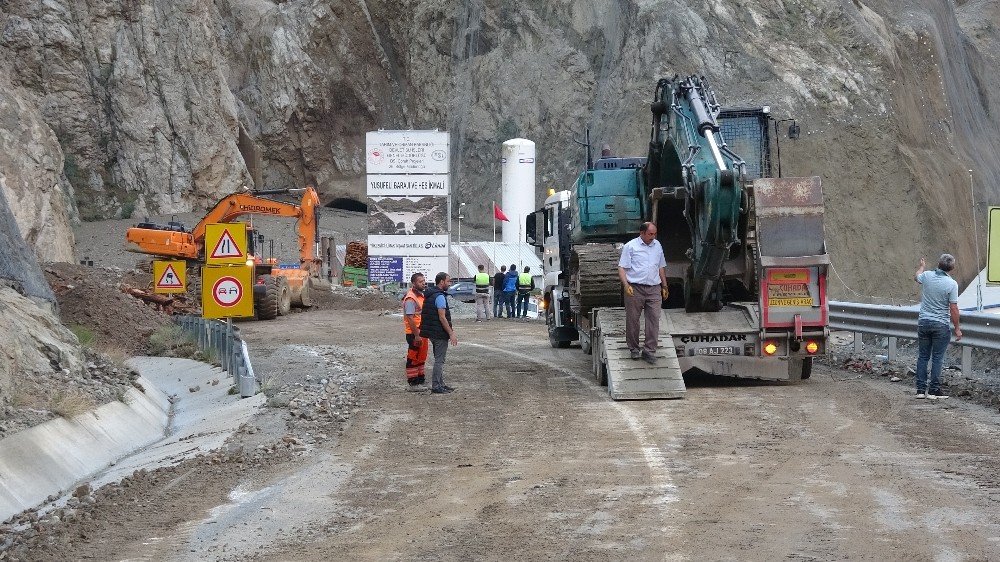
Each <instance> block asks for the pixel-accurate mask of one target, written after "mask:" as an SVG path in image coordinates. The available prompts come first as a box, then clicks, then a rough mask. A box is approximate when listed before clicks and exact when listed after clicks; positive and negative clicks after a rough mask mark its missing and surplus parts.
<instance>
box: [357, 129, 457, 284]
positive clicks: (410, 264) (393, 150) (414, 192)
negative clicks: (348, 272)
mask: <svg viewBox="0 0 1000 562" xmlns="http://www.w3.org/2000/svg"><path fill="white" fill-rule="evenodd" d="M450 142H451V140H450V136H449V134H448V133H447V132H445V131H436V130H435V131H369V132H368V134H367V135H366V136H365V152H366V157H365V164H366V167H365V171H366V173H367V195H368V209H369V212H368V279H369V281H370V282H371V283H379V284H381V283H390V282H399V283H409V281H410V276H411V275H412V274H413V273H417V272H419V273H423V274H424V275H425V276H427V277H428V278H433V277H434V275H435V274H436V273H437V272H439V271H448V269H449V267H448V262H449V259H448V256H449V255H450V250H451V240H450V238H451V198H450V196H451V186H450V183H451V181H450V177H449V175H448V174H449V171H450V169H451V168H450V160H449V158H450V147H449V144H450Z"/></svg>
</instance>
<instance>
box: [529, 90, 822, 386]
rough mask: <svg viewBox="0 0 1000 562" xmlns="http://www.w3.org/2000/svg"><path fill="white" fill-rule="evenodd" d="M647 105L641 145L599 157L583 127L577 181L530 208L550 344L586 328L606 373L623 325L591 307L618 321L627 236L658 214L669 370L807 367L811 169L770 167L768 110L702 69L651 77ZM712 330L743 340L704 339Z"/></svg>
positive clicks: (813, 221)
mask: <svg viewBox="0 0 1000 562" xmlns="http://www.w3.org/2000/svg"><path fill="white" fill-rule="evenodd" d="M650 109H651V112H652V123H651V127H650V137H649V138H650V140H649V150H648V153H647V156H646V157H614V156H609V155H602V157H601V158H600V159H599V160H597V161H596V162H594V161H593V160H592V158H591V156H590V148H589V138H588V141H587V142H586V143H582V144H586V145H587V146H588V149H587V150H588V152H587V166H586V169H585V170H584V171H583V172H582V173H581V174H580V176H579V177H578V178H577V180H576V181H575V183H574V185H573V189H572V190H569V191H562V192H558V193H555V194H553V195H551V196H550V197H549V198H548V199H547V200H546V202H545V206H544V207H543V208H542V209H540V210H539V211H537V212H535V213H534V214H532V215H529V216H528V223H527V224H528V228H527V231H528V242H529V243H532V244H534V245H535V246H536V247H538V248H539V249H541V250H542V251H543V252H544V256H543V263H544V265H545V290H544V295H545V301H544V304H545V308H546V321H547V323H548V327H549V337H550V341H551V342H552V345H553V346H557V347H565V346H567V345H569V343H570V342H571V341H576V340H580V342H581V345H582V347H583V348H584V350H585V351H587V352H591V351H594V352H598V351H599V352H600V354H601V356H600V357H596V358H595V373H596V374H597V378H598V380H599V381H601V382H606V381H605V380H604V379H606V373H607V371H608V362H609V361H610V362H612V363H614V362H615V361H617V360H616V359H615V357H614V354H613V353H612V354H609V353H608V351H607V349H606V348H607V341H609V340H608V337H609V336H608V334H610V333H611V332H614V331H615V330H617V329H618V328H620V326H617V325H616V327H611V326H610V324H609V325H608V326H605V327H604V329H602V327H601V325H600V322H599V320H598V314H597V311H598V310H601V316H603V318H604V319H605V320H606V322H612V320H613V319H614V321H615V322H617V316H616V315H618V312H620V310H619V309H620V307H622V306H623V296H622V287H621V282H620V281H619V279H618V274H617V264H618V256H619V254H620V247H621V244H622V243H624V242H627V241H628V240H630V239H632V238H634V237H636V236H637V234H638V229H639V226H640V225H641V224H642V222H644V221H652V222H654V223H655V224H656V225H657V239H658V240H659V242H660V244H661V245H662V246H663V252H664V257H665V259H666V262H667V280H668V282H669V284H670V289H671V296H670V298H669V299H668V300H667V301H666V302H665V303H664V308H665V309H666V310H665V317H664V318H665V319H666V322H661V332H663V333H661V341H662V342H668V343H669V342H670V340H673V344H674V345H673V346H670V345H667V346H666V347H668V348H671V349H669V350H668V354H673V353H675V352H676V353H675V355H676V358H677V359H678V360H679V366H677V367H676V370H678V371H679V372H683V371H686V370H688V369H690V368H697V369H700V370H702V371H707V372H710V373H716V374H723V375H729V376H744V377H752V378H767V379H781V380H788V379H800V378H807V377H808V376H809V370H810V366H811V360H812V357H813V356H814V355H816V354H818V353H824V352H825V349H826V338H827V335H828V328H827V303H826V271H827V266H828V264H829V259H828V256H827V254H826V246H825V238H824V233H823V198H822V188H821V184H820V181H819V178H817V177H809V178H771V177H767V176H769V175H770V174H769V171H768V167H769V166H768V165H767V164H766V163H767V162H768V161H769V148H770V143H769V140H768V138H769V136H768V134H767V133H768V123H770V121H769V117H770V116H769V115H768V114H767V111H766V109H764V108H750V109H742V110H724V109H723V108H722V107H721V106H720V104H719V103H718V101H717V99H716V95H715V93H714V92H713V91H712V89H711V88H710V87H709V85H708V83H707V81H706V80H705V79H704V78H703V77H696V76H686V77H680V76H674V77H673V78H664V79H661V80H659V81H658V82H657V83H656V87H655V90H654V95H653V100H652V103H651V105H650ZM739 116H743V117H746V116H749V118H742V119H740V118H739ZM740 120H741V121H742V122H741V126H740V127H729V129H730V130H729V131H728V133H729V134H728V135H727V134H724V133H726V132H727V131H726V129H727V126H726V125H727V123H729V122H730V121H740ZM588 136H589V135H588ZM727 140H728V141H729V142H730V143H731V144H732V146H735V147H739V149H740V150H741V151H746V152H743V153H744V154H748V153H749V156H752V158H751V159H750V161H749V162H748V161H745V160H744V159H743V158H741V157H740V155H739V154H737V152H736V151H735V150H733V148H731V145H730V144H727ZM613 317H614V318H613ZM612 323H613V322H612ZM665 324H666V327H664V325H665ZM734 334H735V335H734ZM737 335H738V336H739V337H738V338H736V336H737ZM744 336H746V337H744ZM733 338H736V339H733ZM719 341H740V342H743V344H742V345H723V346H720V345H710V344H712V343H717V342H719ZM700 344H705V345H700ZM720 356H725V357H724V358H723V359H724V360H721V359H719V358H720ZM734 356H739V360H734V359H733V358H734ZM779 360H780V362H779ZM667 363H670V364H673V363H672V362H670V361H668V362H667ZM602 365H603V367H602ZM618 366H620V365H618ZM602 369H603V371H604V372H605V376H602V375H601V374H600V372H601V371H602ZM611 370H612V371H614V369H611ZM627 370H628V369H626V371H627ZM678 377H679V375H678ZM622 384H624V383H622ZM681 386H682V387H683V383H681ZM622 388H623V387H622V385H621V384H620V385H619V391H620V392H619V395H620V396H621V397H628V396H627V395H629V393H630V392H629V391H626V390H621V389H622ZM638 394H639V395H640V396H638V397H649V396H648V392H645V393H644V392H639V393H638ZM654 394H655V393H654ZM667 394H669V393H667ZM612 395H615V392H614V391H612Z"/></svg>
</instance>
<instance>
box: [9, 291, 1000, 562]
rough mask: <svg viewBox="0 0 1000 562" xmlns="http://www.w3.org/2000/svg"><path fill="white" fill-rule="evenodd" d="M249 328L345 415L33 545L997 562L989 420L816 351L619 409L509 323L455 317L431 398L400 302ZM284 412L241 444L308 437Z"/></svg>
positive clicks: (580, 366)
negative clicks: (813, 359) (772, 374)
mask: <svg viewBox="0 0 1000 562" xmlns="http://www.w3.org/2000/svg"><path fill="white" fill-rule="evenodd" d="M243 331H244V335H245V336H246V337H247V338H248V340H249V341H250V344H251V349H252V353H254V355H255V357H257V360H256V363H257V364H258V372H267V373H269V376H271V377H272V380H274V381H277V382H273V383H272V384H280V385H283V387H284V388H299V389H308V388H310V387H309V385H310V384H311V382H310V381H313V380H319V379H320V377H322V380H324V381H326V380H327V378H330V379H331V380H333V377H336V376H340V377H341V379H338V381H339V383H338V384H341V385H342V386H343V385H347V386H349V387H350V388H351V389H352V390H351V392H352V393H353V396H355V397H356V401H355V402H352V403H351V404H352V405H351V406H349V407H345V408H344V413H345V414H349V418H346V419H348V421H346V422H344V423H342V424H340V425H339V426H337V427H338V429H336V431H333V430H331V429H329V428H315V427H313V428H312V429H310V435H309V436H308V437H306V438H305V439H306V443H307V445H304V446H302V447H299V448H297V449H296V451H297V452H294V453H292V456H290V457H288V458H284V457H282V458H281V459H271V461H270V462H269V463H264V464H261V463H254V462H251V461H246V460H245V459H243V460H240V461H239V463H234V462H230V463H227V462H226V459H225V458H223V459H222V461H221V462H222V465H221V466H222V467H223V468H222V469H220V468H219V466H220V465H215V464H209V463H195V464H192V465H191V466H187V465H184V466H181V467H177V468H173V469H169V470H170V471H172V472H171V473H169V475H168V476H169V478H163V477H161V479H160V482H171V481H173V479H177V478H180V477H181V475H183V476H184V478H185V480H186V481H187V482H188V483H189V484H187V486H190V488H191V489H192V490H193V491H195V492H197V494H196V495H195V496H194V497H190V498H188V499H186V500H185V499H184V498H182V497H179V495H178V493H177V491H178V488H181V489H183V488H184V486H172V485H171V486H169V489H168V490H164V489H163V488H165V487H167V486H155V485H154V486H148V485H147V486H141V487H140V486H136V487H133V488H134V489H135V490H136V492H135V494H141V495H137V496H135V497H131V496H130V494H132V492H129V490H128V489H125V490H124V491H123V493H122V495H121V496H120V497H119V498H118V499H117V500H116V505H117V506H119V507H117V508H115V509H112V508H110V507H108V508H106V509H101V508H100V507H99V508H98V510H97V511H95V513H94V518H95V521H98V522H99V523H100V524H97V523H95V522H93V521H91V522H87V524H88V525H89V526H84V524H83V523H79V524H76V526H73V525H64V527H63V529H64V530H63V531H61V532H60V534H57V535H56V537H57V539H56V540H54V541H52V542H51V543H50V547H49V548H48V549H46V550H44V551H41V550H39V551H36V552H35V554H36V557H37V558H40V559H44V558H53V559H56V558H60V557H61V556H64V555H68V554H72V555H73V556H74V557H77V556H81V555H82V556H93V557H96V558H99V559H111V558H115V559H135V560H138V559H147V560H159V559H181V560H184V559H189V560H205V559H221V560H245V559H259V560H329V559H344V560H357V559H362V560H385V559H401V560H402V559H406V560H409V559H417V560H430V559H434V560H441V559H443V560H459V559H572V560H620V559H626V558H630V559H640V560H651V559H677V560H700V559H778V558H790V559H806V560H811V559H824V560H825V559H834V558H851V559H916V560H931V559H934V560H984V559H997V558H998V557H1000V515H998V514H997V509H996V505H997V504H996V501H997V499H998V497H1000V496H998V495H997V489H996V488H997V482H998V479H1000V477H998V476H997V473H998V468H1000V467H998V464H1000V463H998V461H997V460H996V459H997V458H998V457H1000V431H998V429H997V428H998V422H1000V416H998V415H997V414H996V413H993V412H992V411H990V410H987V409H984V408H982V407H979V406H975V405H971V404H967V403H965V402H962V401H960V400H958V399H955V398H952V399H949V400H947V401H941V402H929V401H917V400H914V399H913V398H912V397H911V393H910V389H909V388H905V387H903V386H900V385H899V384H895V385H893V384H890V383H887V382H883V380H876V379H873V378H862V379H852V380H844V379H848V378H850V377H851V375H848V374H847V373H843V372H840V371H835V370H832V369H830V368H828V367H818V368H817V369H816V372H814V374H813V378H812V379H811V380H809V381H806V382H804V383H802V384H795V385H782V384H767V383H754V382H745V381H744V382H740V381H730V380H719V379H712V378H707V377H706V378H700V379H692V378H689V379H688V394H687V397H686V398H685V399H683V400H674V401H650V402H612V401H610V400H609V399H608V398H607V395H606V393H605V392H604V389H601V388H599V387H597V386H595V385H594V383H593V381H592V380H591V378H590V375H589V366H590V358H589V356H586V355H584V354H583V353H582V352H580V350H579V349H568V350H554V349H551V348H550V347H549V346H548V341H547V339H546V338H545V337H544V326H542V325H541V324H537V323H530V324H522V323H511V322H509V321H503V320H502V321H493V322H490V323H485V324H476V323H473V322H472V321H471V320H460V321H459V322H458V334H459V339H460V342H461V343H460V345H459V347H458V348H454V349H452V350H450V351H449V360H448V366H447V381H448V383H449V384H451V385H452V386H454V387H456V388H457V391H456V392H455V393H453V394H449V395H431V394H428V393H414V392H408V391H406V390H405V389H404V384H403V374H402V367H401V365H402V352H403V348H402V346H401V345H400V341H401V339H402V336H401V334H400V320H399V318H398V317H393V316H379V315H378V313H375V312H365V311H338V310H326V311H323V310H321V311H312V312H308V313H305V314H298V315H292V316H288V317H283V318H280V319H278V320H277V321H272V322H256V323H247V324H244V325H243ZM331 350H336V352H333V351H331ZM338 373H340V374H339V375H338ZM307 376H308V377H309V379H308V380H307V379H306V377H307ZM345 377H346V378H345ZM324 384H327V383H324ZM298 385H301V386H298ZM303 392H305V390H302V391H301V392H299V394H298V395H299V396H300V398H298V399H297V400H301V399H302V398H301V395H302V394H303ZM291 407H294V403H293V404H292V405H291V406H288V407H276V408H269V409H268V410H267V411H266V412H265V413H264V414H262V416H260V418H259V419H258V420H257V422H255V423H256V427H255V428H254V432H253V433H252V434H249V435H242V436H241V439H243V440H244V441H243V442H242V443H241V444H240V446H242V447H245V448H248V449H250V448H252V447H254V446H256V445H255V444H260V443H267V442H269V440H272V441H273V440H275V439H279V438H280V436H281V435H283V434H285V433H286V432H290V431H291V432H296V431H298V432H299V433H300V434H301V433H302V431H303V429H304V428H306V427H308V426H306V425H301V424H302V423H304V422H301V421H300V418H298V417H296V418H292V417H291V416H290V415H289V413H288V412H289V408H291ZM318 431H324V433H323V437H324V438H321V439H314V438H315V436H316V432H318ZM327 433H329V435H327ZM194 482H197V484H193V483H194ZM213 485H214V486H213ZM139 490H141V492H140V491H139ZM161 496H162V497H163V498H166V500H165V501H163V502H162V503H161V501H160V500H159V499H158V498H160V497H161ZM226 498H228V499H226ZM144 504H151V505H150V507H141V506H142V505H144ZM121 506H128V507H127V508H122V507H121ZM157 506H158V507H157ZM150 518H152V520H153V523H152V524H151V523H150ZM81 535H82V536H81ZM29 558H30V557H29Z"/></svg>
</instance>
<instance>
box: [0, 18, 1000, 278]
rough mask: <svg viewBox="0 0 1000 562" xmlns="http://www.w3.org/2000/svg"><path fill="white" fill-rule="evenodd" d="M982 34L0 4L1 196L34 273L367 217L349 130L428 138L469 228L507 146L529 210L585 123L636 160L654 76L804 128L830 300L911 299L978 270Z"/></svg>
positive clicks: (575, 164)
mask: <svg viewBox="0 0 1000 562" xmlns="http://www.w3.org/2000/svg"><path fill="white" fill-rule="evenodd" d="M998 14H1000V7H998V6H997V2H996V1H995V0H963V1H954V0H740V1H736V2H733V1H724V0H631V1H630V0H586V1H584V0H555V1H549V0H546V1H542V0H503V1H501V0H402V1H399V0H392V1H390V0H358V1H356V2H328V1H320V0H291V1H284V2H270V1H266V0H215V1H212V2H209V1H207V0H176V1H172V2H163V1H153V2H148V3H136V2H122V3H107V2H100V1H97V0H74V1H70V0H46V1H45V2H41V1H39V0H5V1H3V2H0V188H2V189H3V190H4V191H5V193H6V194H7V197H8V199H9V200H10V201H12V207H13V208H14V213H15V215H16V216H17V219H18V223H19V225H20V228H21V231H22V233H24V235H25V237H26V238H28V240H29V241H30V242H31V243H32V245H33V247H34V249H35V251H36V253H37V254H38V255H39V256H40V257H42V258H43V259H71V257H72V256H68V255H67V253H66V250H65V249H66V248H68V247H69V243H68V240H69V238H70V236H71V234H70V229H69V227H68V225H69V223H70V222H72V221H74V220H77V219H83V220H93V219H99V218H118V217H128V216H135V217H139V216H141V215H143V214H146V213H167V212H184V211H190V210H195V209H198V208H201V207H203V206H205V205H206V204H208V203H210V202H213V201H214V200H215V199H217V198H218V197H219V196H220V195H222V194H224V193H227V192H229V191H231V190H233V189H234V188H237V187H239V186H241V185H244V184H246V185H264V186H268V187H293V186H301V185H303V184H305V183H315V184H316V185H317V187H318V188H319V189H320V190H321V192H322V193H323V197H324V201H331V200H333V199H335V198H350V199H358V200H362V199H363V174H364V158H363V154H364V136H363V135H364V132H365V131H367V130H372V129H376V128H434V127H438V128H442V129H447V130H448V131H450V132H451V134H452V144H453V147H452V151H453V157H454V158H453V162H454V174H455V178H456V180H455V183H454V184H455V185H457V186H458V198H459V199H460V200H461V201H463V202H466V203H468V205H469V206H468V207H467V211H466V217H467V219H466V220H467V221H469V222H472V223H475V222H476V220H477V217H481V220H480V222H482V223H484V224H485V223H487V221H488V220H489V217H490V216H491V215H490V214H489V213H488V206H489V204H490V201H491V200H493V199H497V198H498V194H499V157H498V154H499V147H500V143H501V142H502V141H503V140H505V139H507V138H511V137H514V136H523V137H527V138H531V139H532V140H534V141H536V143H538V162H539V163H538V174H539V177H538V184H539V192H540V193H542V192H543V191H544V189H547V188H548V187H565V186H567V185H568V184H569V182H570V181H571V178H572V177H573V176H574V174H575V173H576V172H577V170H578V169H579V167H580V165H581V163H582V154H581V153H580V151H579V149H578V148H577V147H576V146H575V145H573V143H572V142H571V139H572V138H574V137H579V136H580V135H581V133H582V131H583V129H584V128H585V127H586V126H587V125H589V126H590V127H591V128H592V134H593V136H594V138H595V139H596V140H597V142H608V143H610V144H612V145H613V146H615V147H616V149H617V150H618V152H620V153H627V152H631V153H637V154H644V145H645V142H646V138H647V137H646V136H647V129H648V102H649V99H650V97H651V94H652V89H653V86H654V84H655V81H656V79H657V78H659V77H662V76H666V75H672V74H674V73H698V74H703V75H705V76H707V77H708V78H709V79H710V80H711V82H712V84H713V85H714V87H715V89H716V90H717V91H718V93H719V96H720V98H721V100H722V101H723V103H724V104H726V105H731V106H737V105H769V106H770V107H771V108H772V114H773V115H774V116H775V117H776V118H778V119H784V118H794V119H796V120H797V123H798V124H799V125H800V126H801V128H802V132H803V134H802V136H801V137H800V138H799V139H796V140H790V139H788V138H787V137H785V136H784V135H782V138H781V141H782V168H783V171H784V172H785V175H814V174H815V175H820V176H822V177H823V179H824V185H825V191H826V195H827V213H828V215H827V216H828V222H827V228H828V240H829V247H830V251H831V253H832V255H833V259H834V263H835V266H836V268H837V274H838V275H837V276H835V278H834V284H833V290H834V294H835V296H838V297H841V298H861V296H867V295H876V296H895V297H902V298H905V297H908V296H912V295H914V294H915V293H914V288H913V287H912V283H911V282H910V281H909V280H908V277H909V273H910V271H911V270H912V269H913V268H914V267H915V264H916V257H917V256H918V255H920V254H925V255H928V256H934V255H936V254H938V253H940V252H941V251H944V250H949V251H952V252H953V253H955V254H956V255H957V256H958V257H959V260H960V266H959V277H961V278H964V279H970V278H971V277H972V275H973V272H974V271H975V270H976V269H977V267H976V261H977V259H976V251H975V244H974V237H973V229H972V223H973V216H974V214H973V200H972V197H971V195H970V180H971V182H972V184H973V185H974V186H975V189H976V195H975V198H976V205H977V209H978V211H979V212H977V213H976V214H975V216H976V218H977V219H978V220H979V221H980V227H982V224H981V221H982V219H983V218H984V217H985V214H984V212H983V205H984V204H986V203H987V202H996V201H997V199H998V196H1000V188H998V187H996V186H997V185H998V181H997V180H998V179H1000V177H998V175H1000V161H998V159H997V154H998V153H1000V131H998V128H997V127H996V120H995V118H994V115H995V114H996V112H997V109H998V105H997V103H998V101H997V96H996V94H995V93H994V92H995V90H996V85H997V81H998V79H997V76H998V75H1000V74H998V72H997V70H998V69H1000V61H998V52H1000V51H998V36H1000V35H998V30H997V27H996V23H997V19H998ZM784 126H787V123H784V124H783V127H784ZM968 170H972V174H971V177H970V173H969V172H968ZM980 241H982V239H981V240H980ZM980 251H981V253H984V252H985V248H981V249H980ZM858 295H860V296H858Z"/></svg>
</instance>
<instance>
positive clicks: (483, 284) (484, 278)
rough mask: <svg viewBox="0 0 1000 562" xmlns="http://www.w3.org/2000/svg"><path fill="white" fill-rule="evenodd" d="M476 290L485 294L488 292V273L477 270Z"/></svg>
mask: <svg viewBox="0 0 1000 562" xmlns="http://www.w3.org/2000/svg"><path fill="white" fill-rule="evenodd" d="M476 292H477V293H481V294H486V293H489V292H490V274H489V273H483V272H481V271H480V272H479V273H477V274H476Z"/></svg>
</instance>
